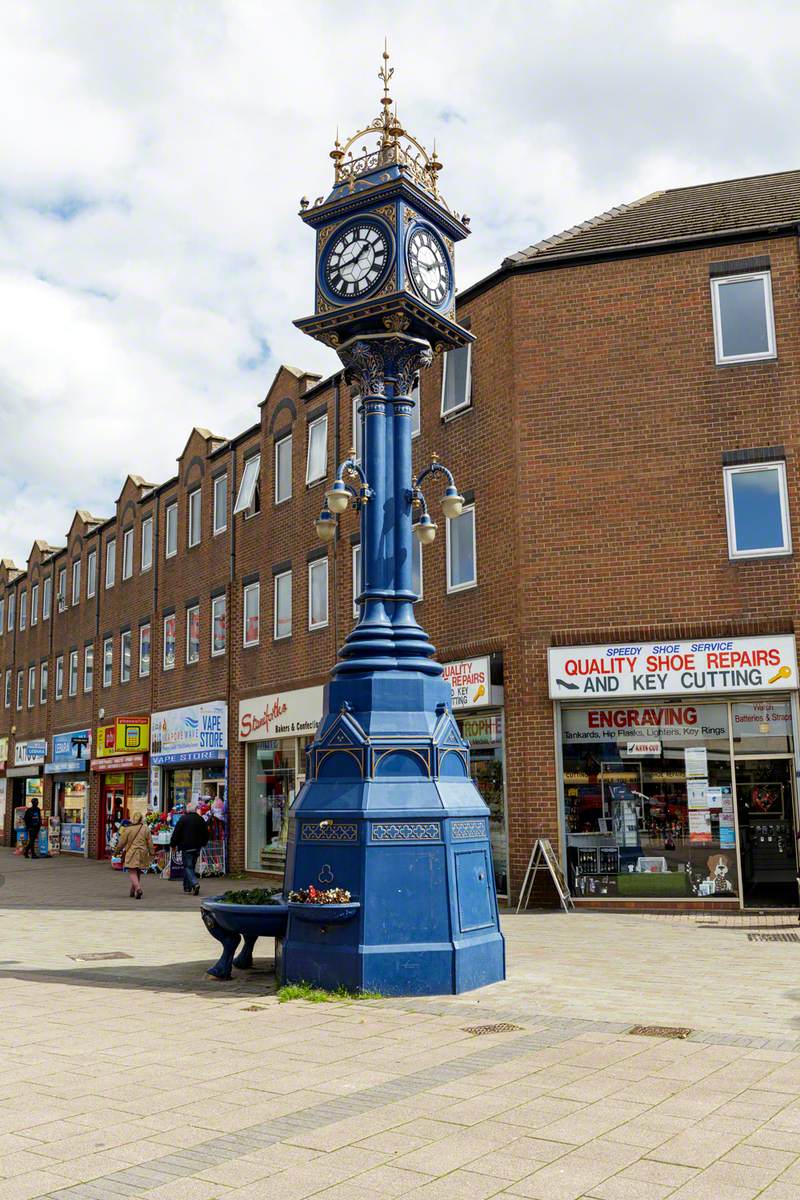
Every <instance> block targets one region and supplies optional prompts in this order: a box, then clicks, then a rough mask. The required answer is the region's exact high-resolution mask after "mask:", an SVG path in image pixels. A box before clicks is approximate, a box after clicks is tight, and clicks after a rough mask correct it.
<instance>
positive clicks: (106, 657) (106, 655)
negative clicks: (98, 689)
mask: <svg viewBox="0 0 800 1200" xmlns="http://www.w3.org/2000/svg"><path fill="white" fill-rule="evenodd" d="M113 669H114V643H113V642H112V640H111V638H107V639H106V641H104V642H103V687H110V686H111V678H112V671H113Z"/></svg>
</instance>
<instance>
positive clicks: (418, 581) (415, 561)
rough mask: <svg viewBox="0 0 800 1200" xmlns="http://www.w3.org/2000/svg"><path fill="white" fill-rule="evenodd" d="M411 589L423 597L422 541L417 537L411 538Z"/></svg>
mask: <svg viewBox="0 0 800 1200" xmlns="http://www.w3.org/2000/svg"><path fill="white" fill-rule="evenodd" d="M411 590H412V591H413V592H416V593H417V595H418V596H419V598H420V600H421V599H422V596H423V591H422V542H421V541H420V540H419V538H417V537H412V539H411Z"/></svg>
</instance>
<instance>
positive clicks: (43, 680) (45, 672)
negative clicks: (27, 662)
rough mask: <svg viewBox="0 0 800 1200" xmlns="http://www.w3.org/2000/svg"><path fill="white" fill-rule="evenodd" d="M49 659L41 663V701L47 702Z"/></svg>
mask: <svg viewBox="0 0 800 1200" xmlns="http://www.w3.org/2000/svg"><path fill="white" fill-rule="evenodd" d="M48 674H49V672H48V669H47V659H44V660H43V661H42V662H41V663H40V665H39V703H40V704H46V703H47V676H48Z"/></svg>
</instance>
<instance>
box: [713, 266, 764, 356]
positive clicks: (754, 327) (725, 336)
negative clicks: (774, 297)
mask: <svg viewBox="0 0 800 1200" xmlns="http://www.w3.org/2000/svg"><path fill="white" fill-rule="evenodd" d="M717 296H718V298H719V315H720V322H721V325H722V353H723V355H724V357H725V358H738V357H739V356H740V355H743V354H768V353H769V351H770V345H769V328H768V325H767V309H766V293H765V281H764V280H763V279H762V278H760V277H758V276H756V277H754V278H753V279H737V280H736V282H732V283H725V282H720V283H719V284H718V285H717Z"/></svg>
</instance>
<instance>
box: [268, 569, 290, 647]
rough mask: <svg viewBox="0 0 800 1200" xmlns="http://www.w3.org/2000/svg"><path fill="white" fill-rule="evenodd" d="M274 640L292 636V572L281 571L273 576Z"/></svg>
mask: <svg viewBox="0 0 800 1200" xmlns="http://www.w3.org/2000/svg"><path fill="white" fill-rule="evenodd" d="M273 587H274V595H275V626H274V629H273V637H274V638H275V640H276V641H277V640H279V639H280V638H288V637H291V636H292V572H291V571H283V572H281V574H280V575H276V576H275V581H274V584H273Z"/></svg>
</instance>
